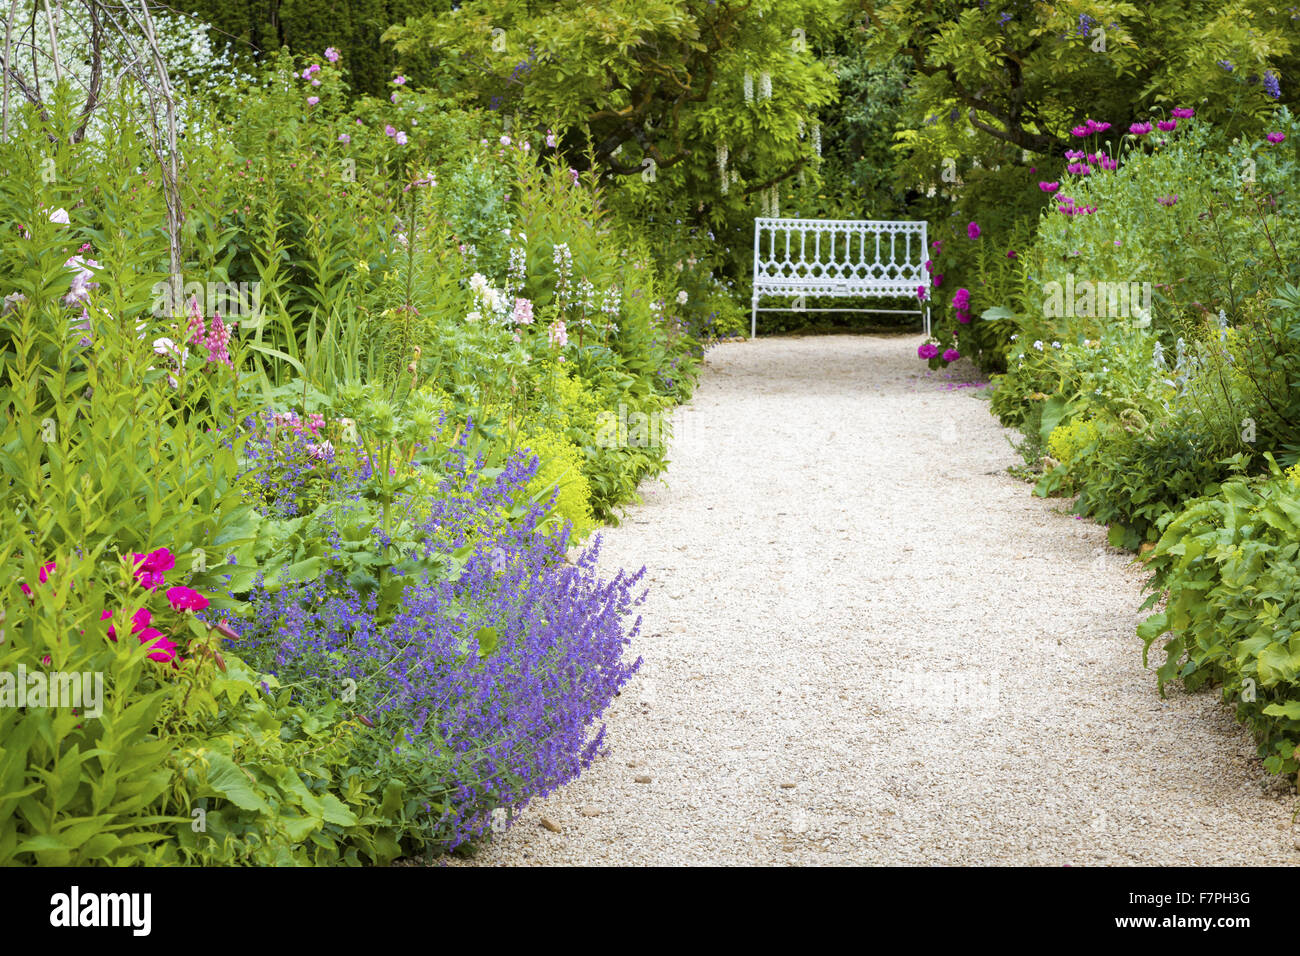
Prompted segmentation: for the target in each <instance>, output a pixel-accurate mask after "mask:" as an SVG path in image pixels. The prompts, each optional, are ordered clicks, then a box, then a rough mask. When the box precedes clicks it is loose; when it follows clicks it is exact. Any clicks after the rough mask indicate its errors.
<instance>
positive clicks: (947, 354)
mask: <svg viewBox="0 0 1300 956" xmlns="http://www.w3.org/2000/svg"><path fill="white" fill-rule="evenodd" d="M959 358H961V353H960V352H958V351H957V350H956V349H945V350H944V353H943V360H944V361H945V362H955V361H957V360H958V359H959Z"/></svg>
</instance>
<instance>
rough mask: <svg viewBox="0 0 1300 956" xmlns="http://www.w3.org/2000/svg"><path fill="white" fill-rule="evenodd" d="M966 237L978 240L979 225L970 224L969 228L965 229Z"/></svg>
mask: <svg viewBox="0 0 1300 956" xmlns="http://www.w3.org/2000/svg"><path fill="white" fill-rule="evenodd" d="M966 235H967V236H968V237H970V238H971V239H978V238H979V237H980V227H979V225H978V224H977V223H973V222H972V223H971V224H970V225H969V226H967V227H966Z"/></svg>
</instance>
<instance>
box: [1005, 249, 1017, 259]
mask: <svg viewBox="0 0 1300 956" xmlns="http://www.w3.org/2000/svg"><path fill="white" fill-rule="evenodd" d="M1015 257H1016V250H1014V249H1008V250H1007V258H1008V259H1014V258H1015Z"/></svg>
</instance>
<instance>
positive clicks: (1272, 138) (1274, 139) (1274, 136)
mask: <svg viewBox="0 0 1300 956" xmlns="http://www.w3.org/2000/svg"><path fill="white" fill-rule="evenodd" d="M1264 138H1265V139H1266V140H1268V141H1269V142H1270V143H1272V144H1273V145H1275V146H1276V145H1277V144H1278V143H1281V142H1283V141H1284V140H1285V139H1286V133H1269V134H1268V135H1267V136H1265V137H1264Z"/></svg>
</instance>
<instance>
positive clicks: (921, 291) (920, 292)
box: [916, 285, 928, 302]
mask: <svg viewBox="0 0 1300 956" xmlns="http://www.w3.org/2000/svg"><path fill="white" fill-rule="evenodd" d="M927 294H928V293H927V291H926V288H925V286H923V285H919V286H917V287H916V298H917V299H918V300H919V301H921V302H924V301H925V297H926V295H927Z"/></svg>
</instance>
